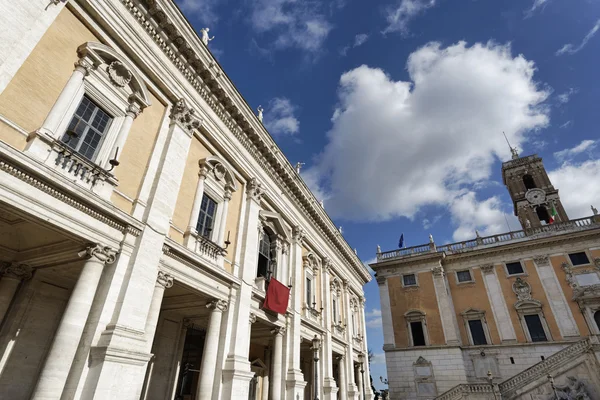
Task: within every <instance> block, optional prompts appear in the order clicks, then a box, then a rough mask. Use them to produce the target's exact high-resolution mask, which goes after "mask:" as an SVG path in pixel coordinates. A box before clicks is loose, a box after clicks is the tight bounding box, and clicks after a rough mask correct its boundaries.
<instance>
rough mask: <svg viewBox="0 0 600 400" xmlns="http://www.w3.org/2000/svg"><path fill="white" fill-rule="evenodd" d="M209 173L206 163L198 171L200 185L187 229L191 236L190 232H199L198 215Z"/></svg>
mask: <svg viewBox="0 0 600 400" xmlns="http://www.w3.org/2000/svg"><path fill="white" fill-rule="evenodd" d="M207 175H208V168H207V167H206V165H204V164H202V165H200V170H199V171H198V185H197V186H196V194H195V196H194V204H193V205H192V213H191V214H190V220H189V221H188V226H187V228H186V230H185V234H186V236H187V237H189V234H190V233H198V232H196V225H197V224H198V217H199V216H200V207H201V206H202V197H204V182H205V181H206V176H207ZM187 237H186V239H187Z"/></svg>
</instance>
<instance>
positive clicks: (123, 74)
mask: <svg viewBox="0 0 600 400" xmlns="http://www.w3.org/2000/svg"><path fill="white" fill-rule="evenodd" d="M106 72H108V77H109V78H110V80H111V82H112V83H114V84H115V85H116V86H118V87H125V86H127V85H129V82H131V78H133V74H132V73H131V71H130V70H129V69H128V68H127V67H126V66H125V65H123V63H122V62H120V61H113V62H111V63H110V64H109V65H108V68H107V69H106Z"/></svg>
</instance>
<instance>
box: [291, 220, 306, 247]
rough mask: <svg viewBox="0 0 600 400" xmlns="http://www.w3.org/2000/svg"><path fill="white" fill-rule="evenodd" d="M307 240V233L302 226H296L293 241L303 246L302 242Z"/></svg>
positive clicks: (293, 230)
mask: <svg viewBox="0 0 600 400" xmlns="http://www.w3.org/2000/svg"><path fill="white" fill-rule="evenodd" d="M304 238H306V232H305V231H304V229H303V228H302V227H301V226H300V225H296V226H294V228H293V229H292V239H293V240H294V241H295V242H297V243H298V244H302V241H303V240H304Z"/></svg>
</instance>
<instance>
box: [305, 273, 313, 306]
mask: <svg viewBox="0 0 600 400" xmlns="http://www.w3.org/2000/svg"><path fill="white" fill-rule="evenodd" d="M305 285H306V293H305V295H306V304H307V305H308V306H309V307H310V306H311V304H312V302H313V298H312V297H313V295H312V279H311V277H310V276H308V275H307V276H306V283H305Z"/></svg>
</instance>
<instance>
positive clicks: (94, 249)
mask: <svg viewBox="0 0 600 400" xmlns="http://www.w3.org/2000/svg"><path fill="white" fill-rule="evenodd" d="M78 255H79V257H81V258H85V259H87V260H89V259H92V258H95V259H96V260H98V261H100V262H102V263H104V264H107V265H110V264H112V263H114V262H115V261H116V259H117V252H116V251H114V250H113V249H111V248H110V247H108V246H102V245H100V244H91V245H89V246H88V247H86V248H85V250H82V251H80V252H79V253H78Z"/></svg>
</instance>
